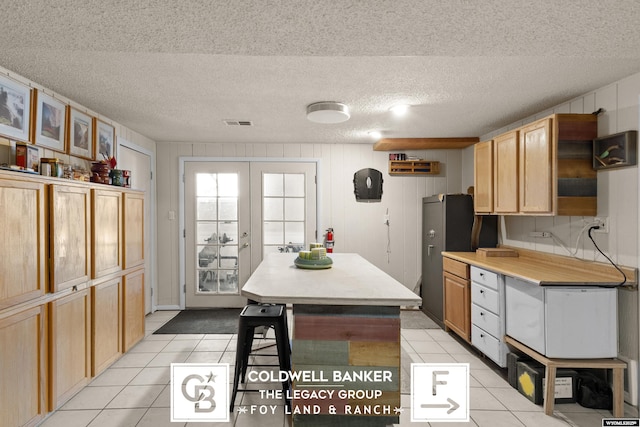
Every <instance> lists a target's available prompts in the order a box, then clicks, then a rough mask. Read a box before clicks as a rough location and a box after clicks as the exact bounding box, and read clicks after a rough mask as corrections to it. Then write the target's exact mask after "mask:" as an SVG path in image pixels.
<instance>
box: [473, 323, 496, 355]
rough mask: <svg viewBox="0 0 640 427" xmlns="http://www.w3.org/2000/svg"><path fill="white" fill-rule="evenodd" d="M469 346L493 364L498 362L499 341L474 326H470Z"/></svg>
mask: <svg viewBox="0 0 640 427" xmlns="http://www.w3.org/2000/svg"><path fill="white" fill-rule="evenodd" d="M471 344H473V346H474V347H476V348H477V349H478V350H480V351H481V352H483V353H484V354H485V355H486V356H487V357H488V358H489V359H491V360H493V361H494V362H498V361H499V360H500V340H498V339H497V338H496V337H494V336H493V335H491V334H490V333H488V332H487V331H485V330H483V329H480V328H478V327H477V326H476V325H471Z"/></svg>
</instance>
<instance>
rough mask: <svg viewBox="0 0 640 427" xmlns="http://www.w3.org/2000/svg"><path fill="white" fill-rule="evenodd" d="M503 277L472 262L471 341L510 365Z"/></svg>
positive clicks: (497, 361)
mask: <svg viewBox="0 0 640 427" xmlns="http://www.w3.org/2000/svg"><path fill="white" fill-rule="evenodd" d="M504 324H505V299H504V277H503V276H502V275H499V274H496V273H494V272H492V271H487V270H484V269H481V268H478V267H474V266H471V344H472V345H473V346H474V347H476V348H477V349H478V350H480V351H481V352H482V353H484V354H485V355H486V356H487V357H488V358H489V359H491V360H493V361H494V362H495V363H496V364H497V365H498V366H500V367H501V368H504V367H505V366H507V353H508V352H509V349H508V348H507V345H506V344H505V343H504V333H505V326H504Z"/></svg>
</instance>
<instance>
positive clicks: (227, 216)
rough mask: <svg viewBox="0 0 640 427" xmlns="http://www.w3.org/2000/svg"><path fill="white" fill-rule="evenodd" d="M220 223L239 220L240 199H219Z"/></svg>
mask: <svg viewBox="0 0 640 427" xmlns="http://www.w3.org/2000/svg"><path fill="white" fill-rule="evenodd" d="M218 204H219V206H220V212H219V216H220V221H236V220H237V219H238V198H237V197H234V198H231V197H225V198H222V197H221V198H220V199H218Z"/></svg>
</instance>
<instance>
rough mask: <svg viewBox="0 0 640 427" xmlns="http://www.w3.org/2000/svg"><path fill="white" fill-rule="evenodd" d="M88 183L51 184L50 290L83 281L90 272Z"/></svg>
mask: <svg viewBox="0 0 640 427" xmlns="http://www.w3.org/2000/svg"><path fill="white" fill-rule="evenodd" d="M90 194H91V193H90V189H89V188H88V187H87V186H82V185H73V184H53V185H51V187H50V223H49V224H50V225H49V227H50V229H49V233H50V245H51V246H50V250H51V253H50V258H51V291H52V292H58V291H61V290H63V289H67V288H71V287H73V286H76V285H80V284H86V283H87V282H88V281H89V278H90V277H89V276H90V274H91V196H90Z"/></svg>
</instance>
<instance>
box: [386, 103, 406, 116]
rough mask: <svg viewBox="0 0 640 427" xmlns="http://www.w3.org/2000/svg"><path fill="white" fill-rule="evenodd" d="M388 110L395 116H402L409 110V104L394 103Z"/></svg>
mask: <svg viewBox="0 0 640 427" xmlns="http://www.w3.org/2000/svg"><path fill="white" fill-rule="evenodd" d="M389 111H391V112H392V113H393V114H395V115H396V116H404V115H405V114H407V111H409V105H407V104H398V105H394V106H393V107H391V108H389Z"/></svg>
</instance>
